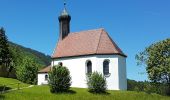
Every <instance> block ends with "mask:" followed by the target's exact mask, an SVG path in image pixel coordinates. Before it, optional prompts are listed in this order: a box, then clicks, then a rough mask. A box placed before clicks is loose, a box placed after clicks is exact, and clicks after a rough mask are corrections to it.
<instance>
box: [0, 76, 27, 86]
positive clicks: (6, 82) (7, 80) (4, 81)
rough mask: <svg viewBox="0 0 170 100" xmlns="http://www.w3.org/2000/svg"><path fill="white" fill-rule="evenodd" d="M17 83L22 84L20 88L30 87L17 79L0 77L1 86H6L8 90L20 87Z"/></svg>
mask: <svg viewBox="0 0 170 100" xmlns="http://www.w3.org/2000/svg"><path fill="white" fill-rule="evenodd" d="M17 83H21V84H19V87H20V88H22V87H27V86H29V84H25V83H22V82H20V81H18V80H16V79H12V78H3V77H0V86H3V85H6V86H7V87H8V88H12V89H13V88H17V87H18V84H17Z"/></svg>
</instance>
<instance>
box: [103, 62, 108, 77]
mask: <svg viewBox="0 0 170 100" xmlns="http://www.w3.org/2000/svg"><path fill="white" fill-rule="evenodd" d="M103 74H104V75H109V60H104V62H103Z"/></svg>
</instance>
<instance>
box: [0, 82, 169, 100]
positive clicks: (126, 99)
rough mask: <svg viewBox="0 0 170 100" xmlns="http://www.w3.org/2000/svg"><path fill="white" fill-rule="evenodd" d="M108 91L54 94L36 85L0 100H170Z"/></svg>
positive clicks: (157, 96)
mask: <svg viewBox="0 0 170 100" xmlns="http://www.w3.org/2000/svg"><path fill="white" fill-rule="evenodd" d="M0 82H1V81H0ZM108 93H109V94H101V95H99V94H92V93H89V92H87V89H80V88H71V92H70V93H63V94H52V93H50V91H49V87H48V86H34V87H31V88H27V89H23V90H17V91H11V92H9V93H6V94H3V95H0V100H170V97H166V96H160V95H157V94H147V93H143V92H133V91H108Z"/></svg>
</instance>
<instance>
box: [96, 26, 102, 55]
mask: <svg viewBox="0 0 170 100" xmlns="http://www.w3.org/2000/svg"><path fill="white" fill-rule="evenodd" d="M103 31H104V29H102V31H101V33H100V37H99V42H98V44H97V48H96V52H95V53H96V54H97V52H98V49H99V44H100V40H101V36H102V33H103Z"/></svg>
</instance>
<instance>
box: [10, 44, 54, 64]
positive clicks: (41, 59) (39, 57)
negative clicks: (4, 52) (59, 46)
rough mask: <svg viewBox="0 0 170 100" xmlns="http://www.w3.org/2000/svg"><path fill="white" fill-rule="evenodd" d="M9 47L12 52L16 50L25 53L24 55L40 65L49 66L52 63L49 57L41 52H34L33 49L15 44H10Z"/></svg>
mask: <svg viewBox="0 0 170 100" xmlns="http://www.w3.org/2000/svg"><path fill="white" fill-rule="evenodd" d="M9 45H10V47H11V48H12V50H14V49H16V50H17V51H20V52H23V54H24V55H27V56H28V55H29V56H31V57H32V58H33V59H35V60H36V62H37V63H38V64H41V65H44V66H47V65H49V64H50V62H51V57H50V56H49V55H45V54H43V53H41V52H39V51H36V50H33V49H31V48H26V47H24V46H21V45H18V44H16V43H13V42H9Z"/></svg>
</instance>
